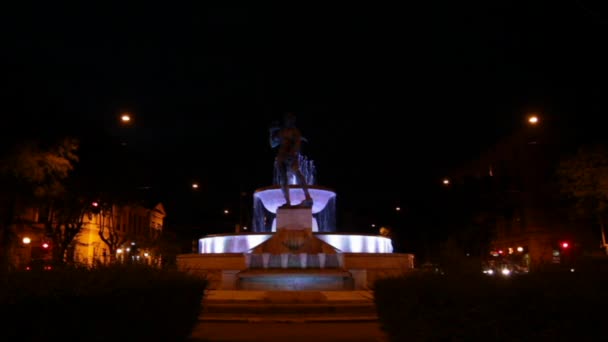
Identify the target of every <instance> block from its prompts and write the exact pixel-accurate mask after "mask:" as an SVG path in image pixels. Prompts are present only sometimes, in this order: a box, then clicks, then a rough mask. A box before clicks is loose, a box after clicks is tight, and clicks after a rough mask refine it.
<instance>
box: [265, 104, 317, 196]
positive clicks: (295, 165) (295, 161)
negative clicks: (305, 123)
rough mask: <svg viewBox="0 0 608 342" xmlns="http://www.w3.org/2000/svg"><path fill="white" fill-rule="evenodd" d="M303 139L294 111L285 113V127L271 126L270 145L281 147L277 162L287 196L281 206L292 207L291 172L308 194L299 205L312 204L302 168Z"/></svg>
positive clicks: (282, 185)
mask: <svg viewBox="0 0 608 342" xmlns="http://www.w3.org/2000/svg"><path fill="white" fill-rule="evenodd" d="M302 141H305V139H304V138H303V137H302V134H301V132H300V130H299V129H298V128H297V127H296V116H295V114H294V113H286V114H285V117H284V122H283V127H277V125H275V126H273V127H271V128H270V146H271V147H272V148H275V147H278V148H279V150H278V152H277V156H276V163H277V165H278V169H279V172H280V177H279V178H280V180H281V181H280V185H281V190H282V191H283V196H284V197H285V204H284V205H282V206H281V208H289V207H292V205H291V200H290V198H289V182H288V175H289V174H295V176H296V179H297V181H298V184H299V185H300V186H301V187H302V190H304V195H305V196H306V197H305V199H304V201H303V202H302V203H300V204H299V206H305V207H310V206H312V197H310V193H309V192H308V183H306V179H305V178H304V175H303V174H302V171H301V170H300V163H299V157H300V148H301V145H302Z"/></svg>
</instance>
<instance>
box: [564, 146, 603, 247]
mask: <svg viewBox="0 0 608 342" xmlns="http://www.w3.org/2000/svg"><path fill="white" fill-rule="evenodd" d="M557 173H558V176H559V181H560V187H561V191H562V192H563V193H564V194H565V195H566V196H567V198H568V199H570V200H571V203H572V205H573V209H574V210H575V212H576V214H578V215H581V216H584V217H586V218H592V219H594V220H596V221H597V223H598V224H599V225H600V229H601V232H602V244H603V247H604V248H606V253H607V254H608V244H606V241H605V221H606V214H608V149H607V148H606V146H604V145H593V146H584V147H581V148H579V150H578V151H577V152H576V154H574V155H571V156H568V157H566V158H564V159H563V160H562V161H561V162H560V164H559V167H558V170H557Z"/></svg>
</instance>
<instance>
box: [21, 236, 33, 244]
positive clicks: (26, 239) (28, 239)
mask: <svg viewBox="0 0 608 342" xmlns="http://www.w3.org/2000/svg"><path fill="white" fill-rule="evenodd" d="M21 242H23V244H24V245H29V244H30V242H32V239H30V238H29V237H27V236H26V237H24V238H23V239H22V240H21Z"/></svg>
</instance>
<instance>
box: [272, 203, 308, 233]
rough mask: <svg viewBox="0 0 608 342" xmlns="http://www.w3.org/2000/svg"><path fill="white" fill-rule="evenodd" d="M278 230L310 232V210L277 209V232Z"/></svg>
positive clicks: (303, 208) (304, 208)
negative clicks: (306, 230)
mask: <svg viewBox="0 0 608 342" xmlns="http://www.w3.org/2000/svg"><path fill="white" fill-rule="evenodd" d="M280 229H290V230H305V229H309V230H311V231H312V208H308V207H301V208H300V207H293V208H279V209H277V231H278V230H280Z"/></svg>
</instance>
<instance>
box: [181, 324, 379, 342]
mask: <svg viewBox="0 0 608 342" xmlns="http://www.w3.org/2000/svg"><path fill="white" fill-rule="evenodd" d="M237 341H239V342H242V341H264V342H274V341H281V342H300V341H302V342H386V341H388V339H387V338H386V336H385V335H384V333H383V332H382V331H381V330H380V326H379V325H378V323H377V322H342V323H336V322H331V323H317V322H314V323H246V322H224V323H218V322H204V321H203V322H201V323H200V324H199V325H198V326H197V327H196V328H195V330H194V332H193V334H192V342H237Z"/></svg>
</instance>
